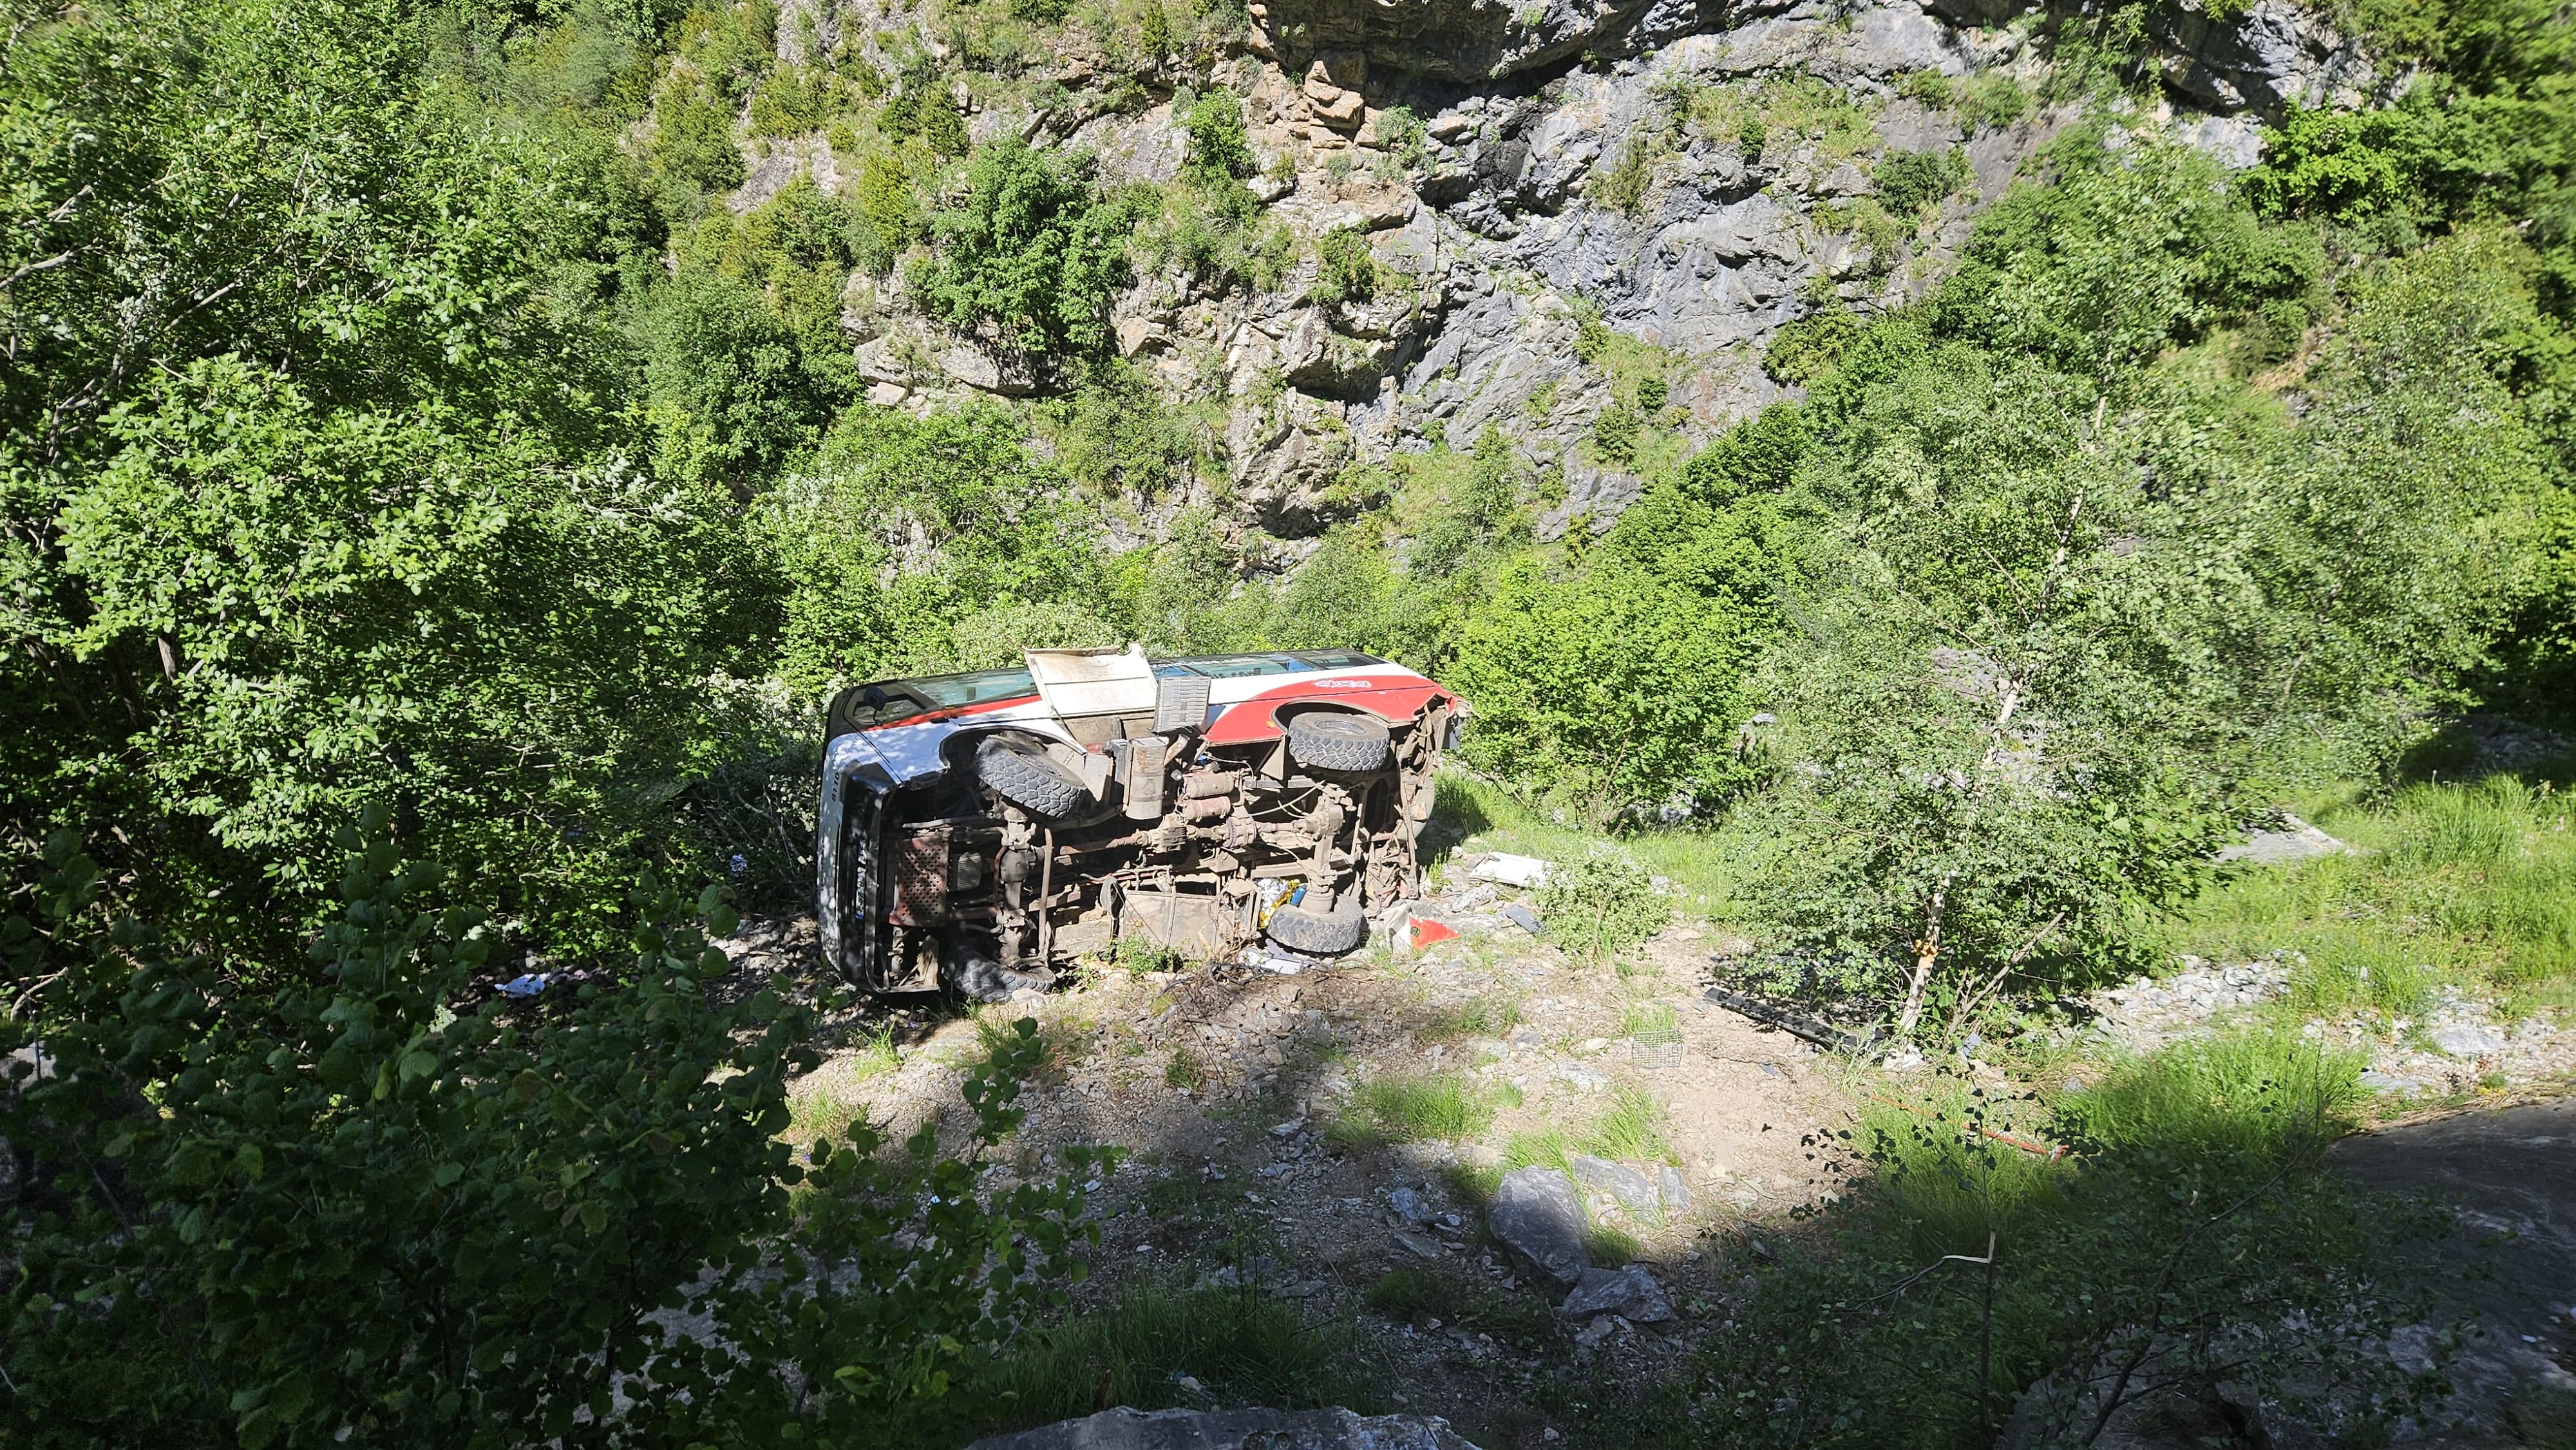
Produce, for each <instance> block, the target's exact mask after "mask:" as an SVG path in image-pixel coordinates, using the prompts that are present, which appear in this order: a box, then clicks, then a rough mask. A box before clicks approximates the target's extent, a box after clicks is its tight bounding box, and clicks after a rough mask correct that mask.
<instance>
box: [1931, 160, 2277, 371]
mask: <svg viewBox="0 0 2576 1450" xmlns="http://www.w3.org/2000/svg"><path fill="white" fill-rule="evenodd" d="M2049 155H2050V158H2051V160H2052V161H2053V163H2054V164H2055V166H2056V167H2057V168H2058V170H2057V179H2056V180H2055V182H2054V183H2053V184H2051V185H2049V186H2047V187H2045V188H2042V187H2036V186H2032V185H2029V184H2027V183H2023V184H2019V185H2016V186H2015V187H2014V188H2013V189H2012V190H2010V191H2008V192H2006V193H2005V194H2004V196H2003V198H2002V199H2001V200H1999V201H1997V202H1996V203H1995V205H1994V206H1993V207H1991V208H1989V209H1988V211H1987V212H1986V214H1985V216H1984V217H1982V218H1981V219H1979V221H1978V223H1977V228H1976V230H1975V232H1974V233H1972V234H1971V235H1970V237H1969V241H1968V246H1967V249H1966V254H1965V256H1964V257H1963V258H1962V262H1961V266H1960V270H1959V271H1958V273H1957V274H1956V275H1955V276H1954V277H1953V278H1952V279H1951V280H1950V281H1949V282H1948V283H1946V284H1945V285H1944V286H1943V288H1942V290H1941V293H1940V296H1939V307H1940V310H1941V312H1942V314H1943V321H1944V325H1945V327H1946V328H1948V329H1949V330H1952V331H1955V332H1958V333H1962V334H1965V335H1968V336H1973V337H1976V338H1978V339H1979V340H1981V341H1984V342H1986V343H1988V344H1989V345H1991V346H1994V347H1997V348H2002V349H2008V350H2011V349H2019V350H2027V351H2029V352H2032V353H2034V354H2035V355H2037V356H2040V357H2043V358H2046V359H2048V360H2050V361H2051V362H2052V364H2053V365H2055V366H2058V367H2061V368H2064V369H2066V370H2068V371H2070V372H2074V373H2077V374H2079V375H2082V376H2087V377H2097V378H2098V377H2107V376H2109V375H2110V374H2112V373H2114V372H2118V371H2121V370H2125V369H2128V368H2133V367H2136V366H2138V365H2140V364H2143V363H2145V362H2146V361H2147V360H2149V359H2150V358H2153V357H2154V356H2155V355H2156V354H2157V353H2159V352H2161V351H2162V350H2164V349H2165V348H2166V347H2167V346H2169V345H2171V344H2172V343H2174V342H2177V341H2189V340H2191V339H2193V338H2195V337H2197V336H2199V335H2200V334H2201V333H2202V332H2203V331H2204V330H2206V329H2207V328H2209V327H2211V326H2213V325H2215V324H2217V323H2219V322H2222V321H2225V320H2228V319H2231V318H2235V317H2239V316H2242V315H2244V314H2246V313H2248V312H2250V311H2252V310H2254V309H2255V308H2258V307H2260V306H2261V305H2262V304H2263V303H2265V302H2267V301H2271V300H2273V299H2276V298H2299V297H2304V296H2306V295H2307V294H2308V293H2309V292H2310V291H2311V290H2312V289H2313V288H2314V287H2315V285H2316V283H2317V279H2318V277H2319V275H2320V274H2321V273H2322V272H2323V270H2324V261H2325V259H2324V253H2323V250H2322V247H2321V245H2320V244H2319V242H2318V239H2317V237H2316V236H2315V234H2314V233H2313V232H2312V231H2308V230H2305V229H2301V228H2288V227H2268V228H2267V227H2264V226H2261V225H2259V224H2258V223H2257V221H2256V219H2255V217H2254V214H2253V212H2252V211H2251V210H2249V209H2247V208H2246V206H2245V205H2244V204H2243V203H2242V202H2240V201H2237V200H2236V199H2234V198H2233V197H2232V196H2231V195H2230V194H2229V192H2228V190H2227V188H2226V187H2225V186H2224V184H2223V182H2222V179H2221V176H2220V173H2219V171H2218V168H2217V164H2216V163H2215V162H2213V161H2211V160H2210V159H2209V158H2208V157H2206V156H2204V155H2202V154H2201V153H2199V152H2197V151H2194V150H2193V149H2191V148H2190V147H2188V146H2185V145H2182V144H2181V143H2179V142H2168V141H2160V140H2155V139H2152V138H2139V139H2137V140H2136V142H2135V144H2133V145H2131V146H2128V147H2124V148H2123V149H2122V151H2121V152H2120V153H2119V155H2118V156H2117V158H2114V157H2112V156H2111V155H2110V154H2109V153H2108V152H2106V151H2105V150H2104V149H2103V147H2102V144H2101V139H2100V135H2099V133H2098V131H2093V130H2087V131H2078V132H2074V133H2070V134H2069V135H2068V136H2066V137H2062V138H2060V139H2059V140H2057V141H2055V142H2052V143H2050V147H2049Z"/></svg>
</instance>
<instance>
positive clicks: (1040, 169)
mask: <svg viewBox="0 0 2576 1450" xmlns="http://www.w3.org/2000/svg"><path fill="white" fill-rule="evenodd" d="M1127 230H1128V217H1127V213H1126V210H1125V209H1124V208H1123V207H1121V206H1119V205H1117V204H1116V203H1114V202H1111V201H1109V200H1106V199H1104V198H1103V197H1102V196H1101V195H1100V194H1099V192H1098V191H1097V190H1096V189H1095V188H1094V187H1093V186H1092V185H1091V182H1090V179H1089V177H1088V175H1087V174H1086V173H1085V163H1083V162H1082V161H1080V160H1079V159H1075V160H1059V159H1057V158H1055V157H1052V156H1049V155H1047V154H1045V153H1043V152H1039V151H1034V150H1031V149H1030V148H1029V147H1028V145H1027V144H1026V143H1024V142H1020V141H1016V140H1006V141H1003V142H1000V143H998V144H995V145H992V146H987V147H984V148H983V149H981V150H979V151H977V152H976V153H975V157H974V159H973V161H972V162H970V163H969V165H968V167H967V173H966V199H965V202H964V203H963V204H962V205H961V206H958V207H955V208H952V209H948V210H943V211H939V212H936V213H934V214H933V215H932V217H931V231H932V234H933V236H934V237H935V238H936V248H937V250H936V254H935V255H934V256H933V257H932V258H931V260H930V261H928V262H927V263H924V264H923V265H922V267H921V268H920V270H919V271H918V272H917V273H916V274H915V276H914V279H913V280H914V286H915V288H916V289H917V291H918V293H919V295H920V297H921V301H922V308H923V310H924V311H926V312H928V313H929V314H930V315H931V316H933V317H936V318H938V319H939V320H940V321H942V322H945V323H947V324H948V325H949V326H951V327H955V328H958V329H960V330H961V331H966V332H970V333H973V334H975V335H977V336H979V337H981V338H984V339H985V340H987V341H989V342H991V343H993V344H994V345H996V346H999V347H1004V348H1009V349H1013V350H1017V351H1021V352H1029V353H1039V354H1073V355H1097V354H1099V353H1101V352H1103V351H1105V350H1106V349H1107V347H1108V345H1109V322H1108V312H1109V299H1110V298H1111V296H1113V295H1114V294H1115V293H1116V292H1117V291H1118V289H1119V288H1121V287H1123V286H1125V285H1126V284H1127V281H1128V278H1129V275H1130V273H1129V269H1128V265H1127V254H1126V240H1125V239H1126V233H1127Z"/></svg>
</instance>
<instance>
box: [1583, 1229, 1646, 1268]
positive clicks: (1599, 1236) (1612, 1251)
mask: <svg viewBox="0 0 2576 1450" xmlns="http://www.w3.org/2000/svg"><path fill="white" fill-rule="evenodd" d="M1583 1251H1584V1252H1585V1253H1587V1254H1589V1255H1591V1256H1592V1262H1593V1265H1594V1266H1595V1267H1597V1268H1604V1269H1615V1268H1617V1267H1619V1266H1620V1265H1621V1264H1625V1263H1629V1262H1632V1261H1633V1260H1635V1259H1636V1257H1637V1256H1638V1255H1639V1254H1642V1253H1644V1252H1645V1247H1644V1246H1643V1245H1641V1244H1639V1243H1638V1242H1637V1240H1636V1239H1635V1238H1634V1237H1632V1236H1631V1235H1629V1234H1628V1233H1627V1232H1625V1231H1624V1230H1621V1229H1615V1228H1612V1227H1610V1226H1609V1225H1608V1224H1600V1223H1596V1224H1593V1225H1591V1226H1590V1227H1588V1228H1586V1229H1584V1231H1583Z"/></svg>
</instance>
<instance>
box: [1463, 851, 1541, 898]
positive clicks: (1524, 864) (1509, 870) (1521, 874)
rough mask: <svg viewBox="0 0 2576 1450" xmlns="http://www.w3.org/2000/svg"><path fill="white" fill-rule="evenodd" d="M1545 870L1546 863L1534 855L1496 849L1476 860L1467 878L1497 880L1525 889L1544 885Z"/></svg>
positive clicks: (1471, 879) (1506, 884)
mask: <svg viewBox="0 0 2576 1450" xmlns="http://www.w3.org/2000/svg"><path fill="white" fill-rule="evenodd" d="M1547 871H1548V864H1547V863H1546V862H1545V861H1542V860H1540V859H1539V858H1537V857H1536V856H1515V855H1513V854H1511V853H1510V852H1508V851H1496V852H1494V853H1493V854H1491V855H1489V856H1487V857H1486V858H1485V859H1484V860H1482V861H1479V862H1477V863H1476V869H1475V870H1473V871H1470V872H1468V873H1467V879H1468V880H1470V881H1493V882H1499V883H1501V884H1502V885H1505V886H1517V887H1520V888H1522V889H1524V890H1527V889H1529V888H1531V887H1537V886H1545V885H1546V884H1547Z"/></svg>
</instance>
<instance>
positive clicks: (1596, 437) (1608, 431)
mask: <svg viewBox="0 0 2576 1450" xmlns="http://www.w3.org/2000/svg"><path fill="white" fill-rule="evenodd" d="M1641 426H1643V420H1642V419H1640V418H1639V417H1638V416H1637V410H1636V409H1634V408H1632V407H1629V406H1628V405H1627V404H1625V403H1619V402H1613V403H1612V404H1610V405H1609V406H1608V407H1606V408H1603V409H1602V410H1601V414H1600V416H1599V417H1596V418H1594V419H1593V420H1592V456H1593V457H1595V458H1597V459H1599V460H1601V461H1602V462H1603V463H1608V464H1613V465H1617V466H1621V467H1624V466H1626V465H1627V464H1630V463H1634V462H1635V461H1636V459H1637V430H1638V429H1639V428H1640V427H1641Z"/></svg>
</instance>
